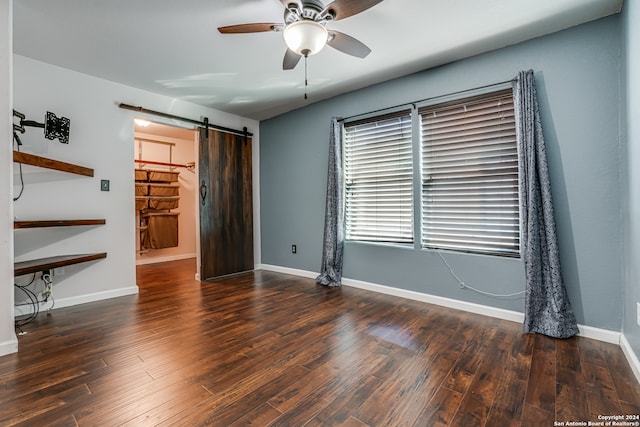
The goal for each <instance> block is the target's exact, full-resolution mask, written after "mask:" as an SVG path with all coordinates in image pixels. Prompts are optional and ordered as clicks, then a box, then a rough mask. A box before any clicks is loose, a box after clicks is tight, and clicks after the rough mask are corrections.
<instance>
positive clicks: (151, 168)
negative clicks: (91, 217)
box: [134, 120, 197, 264]
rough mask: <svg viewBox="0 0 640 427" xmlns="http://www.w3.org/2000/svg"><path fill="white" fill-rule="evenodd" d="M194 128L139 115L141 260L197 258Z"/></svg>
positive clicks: (136, 134) (137, 191)
mask: <svg viewBox="0 0 640 427" xmlns="http://www.w3.org/2000/svg"><path fill="white" fill-rule="evenodd" d="M195 139H196V131H195V130H191V129H183V128H178V127H172V126H167V125H162V124H158V123H150V122H147V121H143V120H136V123H135V125H134V143H135V148H134V155H135V159H134V165H135V166H134V178H135V184H134V185H135V216H136V219H135V220H136V254H137V256H136V258H137V264H149V263H156V262H165V261H172V260H176V259H184V258H195V257H196V235H197V233H196V229H195V224H196V216H197V211H196V203H197V200H196V199H195V194H196V193H195V189H196V176H195V175H196V173H195Z"/></svg>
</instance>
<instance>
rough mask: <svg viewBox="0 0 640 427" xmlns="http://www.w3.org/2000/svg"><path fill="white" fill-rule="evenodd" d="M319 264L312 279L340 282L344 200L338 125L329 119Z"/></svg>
mask: <svg viewBox="0 0 640 427" xmlns="http://www.w3.org/2000/svg"><path fill="white" fill-rule="evenodd" d="M324 215H325V216H324V242H323V247H322V267H321V268H320V275H319V276H318V277H316V281H317V282H318V283H320V284H321V285H324V286H340V285H341V284H342V249H343V247H344V200H343V192H342V125H341V124H340V121H339V119H338V118H336V117H334V118H332V119H331V131H330V135H329V170H328V173H327V201H326V205H325V214H324Z"/></svg>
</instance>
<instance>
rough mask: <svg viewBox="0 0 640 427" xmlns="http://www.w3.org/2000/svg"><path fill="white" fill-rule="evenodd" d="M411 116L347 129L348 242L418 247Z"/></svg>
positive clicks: (389, 117)
mask: <svg viewBox="0 0 640 427" xmlns="http://www.w3.org/2000/svg"><path fill="white" fill-rule="evenodd" d="M411 141H412V139H411V114H410V112H409V111H403V112H400V113H396V114H392V115H387V116H384V117H377V118H373V119H368V120H366V121H365V120H363V121H358V122H352V123H348V124H345V126H344V169H345V203H346V205H345V228H346V230H345V231H346V238H347V240H359V241H367V242H389V243H413V156H412V150H413V148H412V142H411Z"/></svg>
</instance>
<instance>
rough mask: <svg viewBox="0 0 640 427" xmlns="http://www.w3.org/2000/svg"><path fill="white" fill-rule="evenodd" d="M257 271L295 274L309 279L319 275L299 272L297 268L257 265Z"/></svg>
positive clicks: (304, 271)
mask: <svg viewBox="0 0 640 427" xmlns="http://www.w3.org/2000/svg"><path fill="white" fill-rule="evenodd" d="M255 269H256V270H269V271H275V272H276V273H284V274H293V275H294V276H301V277H306V278H308V279H315V278H316V277H318V274H319V273H314V272H313V271H307V270H298V269H296V268H289V267H280V266H279V265H271V264H256V265H255Z"/></svg>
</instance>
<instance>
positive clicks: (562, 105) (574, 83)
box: [260, 15, 624, 331]
mask: <svg viewBox="0 0 640 427" xmlns="http://www.w3.org/2000/svg"><path fill="white" fill-rule="evenodd" d="M440 36H444V35H440ZM425 39H426V40H425V42H428V34H426V33H425ZM373 55H375V51H374V52H373ZM620 56H621V19H620V16H619V15H613V16H611V17H608V18H604V19H600V20H598V21H594V22H591V23H587V24H583V25H580V26H577V27H573V28H570V29H567V30H564V31H561V32H558V33H554V34H552V35H548V36H545V37H540V38H537V39H533V40H530V41H527V42H524V43H521V44H517V45H513V46H509V47H505V48H502V49H499V50H496V51H492V52H488V53H484V54H481V55H478V56H475V57H472V58H468V59H465V60H461V61H457V62H454V63H450V64H447V65H443V66H440V67H437V68H432V69H428V70H425V71H423V72H420V73H416V74H412V75H409V76H407V77H403V78H398V79H394V80H390V81H387V82H384V83H381V84H378V85H375V86H370V87H367V88H364V89H361V90H358V91H354V92H351V93H348V94H345V95H341V96H338V97H335V98H331V99H328V100H324V101H319V102H316V103H312V104H310V105H309V106H307V107H305V108H301V109H298V110H295V111H292V112H289V113H287V114H283V115H280V116H277V117H274V118H272V119H269V120H265V121H263V122H261V123H260V171H261V172H260V199H261V215H260V219H261V230H262V235H261V240H262V247H261V250H262V263H263V264H269V265H276V266H281V267H288V268H293V269H300V270H307V271H314V272H317V271H318V270H319V268H320V262H321V249H322V237H323V218H324V204H325V187H326V173H327V155H328V136H329V123H330V119H331V117H332V116H339V117H349V116H353V115H358V114H362V113H366V112H369V111H373V110H377V109H380V108H385V107H390V106H393V105H397V104H402V103H410V102H413V101H417V100H420V99H425V98H431V97H435V96H440V95H446V94H449V93H453V92H457V91H461V90H467V89H473V88H476V87H480V86H484V85H487V84H492V83H496V82H501V81H505V80H510V79H512V78H513V77H514V76H515V75H516V74H517V72H518V71H521V70H527V69H533V70H534V72H535V75H536V81H537V85H538V98H539V103H540V107H541V115H542V124H543V127H544V135H545V138H546V143H547V151H548V157H549V166H550V174H551V181H552V191H553V197H554V203H555V208H556V221H557V226H558V235H559V246H560V251H561V262H562V265H563V274H564V278H565V282H566V285H567V290H568V293H569V297H570V299H571V302H572V304H573V307H574V310H575V312H576V317H577V319H578V322H579V323H580V324H584V325H589V326H593V327H598V328H603V329H608V330H614V331H620V330H621V326H622V316H623V314H622V310H621V307H622V305H623V304H622V295H623V288H624V287H623V284H622V283H623V277H622V276H623V273H622V271H623V267H622V259H623V245H622V225H621V218H622V214H621V206H622V197H623V191H622V189H621V173H620V170H621V161H622V160H621V144H622V142H621V137H620V107H621V103H620V96H621V95H620V68H619V67H620ZM353 60H354V61H355V60H357V59H353ZM310 67H313V63H312V62H311V64H310ZM310 76H311V79H310V81H309V84H310V87H309V93H310V95H309V96H310V101H313V95H314V94H313V84H314V82H313V73H312V72H311V73H310ZM300 96H302V90H301V94H300ZM292 244H296V245H297V253H296V254H292V253H291V245H292ZM444 256H445V257H446V259H447V261H448V262H449V264H451V266H452V267H453V269H454V271H455V272H456V274H457V275H458V276H459V277H460V278H461V279H462V280H463V281H465V282H466V283H467V284H469V285H470V286H473V287H475V288H478V289H481V290H484V291H487V292H492V293H497V294H510V293H513V292H518V291H522V290H523V289H524V267H523V264H522V261H521V260H519V259H507V258H500V257H492V256H481V255H469V254H460V253H453V252H446V253H444ZM344 277H346V278H349V279H356V280H362V281H366V282H371V283H376V284H382V285H388V286H393V287H396V288H400V289H406V290H412V291H417V292H422V293H426V294H431V295H437V296H442V297H447V298H452V299H456V300H461V301H466V302H472V303H478V304H483V305H487V306H491V307H496V308H503V309H508V310H514V311H519V312H522V311H523V306H524V300H523V299H522V298H494V297H489V296H485V295H481V294H478V293H476V292H473V291H471V290H465V289H461V288H460V287H459V286H458V283H457V282H456V280H455V279H454V278H453V277H452V275H451V274H450V272H449V270H448V269H447V267H446V266H445V264H444V263H443V262H442V260H441V259H440V257H439V256H438V255H437V253H435V252H433V251H427V250H415V249H406V248H398V247H390V246H379V245H369V244H361V243H350V242H347V244H346V246H345V252H344Z"/></svg>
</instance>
